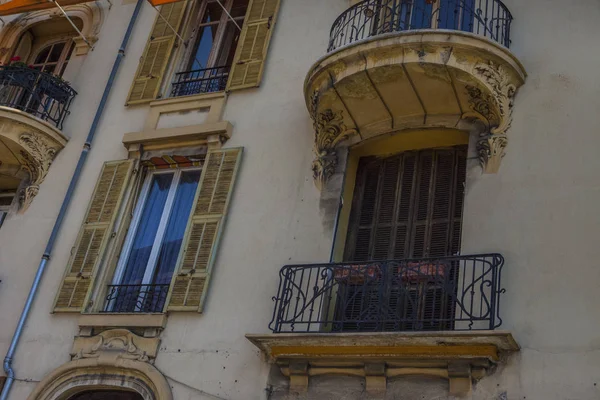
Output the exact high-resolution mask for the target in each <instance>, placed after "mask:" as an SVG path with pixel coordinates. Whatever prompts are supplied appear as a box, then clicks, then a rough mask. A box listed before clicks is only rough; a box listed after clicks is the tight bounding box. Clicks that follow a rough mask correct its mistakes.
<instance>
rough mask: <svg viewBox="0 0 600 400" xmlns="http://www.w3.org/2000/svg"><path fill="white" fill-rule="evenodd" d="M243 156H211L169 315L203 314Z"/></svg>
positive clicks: (234, 152)
mask: <svg viewBox="0 0 600 400" xmlns="http://www.w3.org/2000/svg"><path fill="white" fill-rule="evenodd" d="M241 156H242V149H241V148H234V149H224V150H215V151H209V152H208V155H207V157H206V162H205V163H204V167H203V169H202V177H201V179H200V185H199V187H198V192H197V193H196V201H195V206H194V209H193V210H192V213H191V218H190V220H189V222H188V226H187V229H186V233H185V237H184V241H183V244H182V246H181V248H182V252H181V254H180V255H179V259H178V262H177V268H176V273H175V274H174V276H173V282H172V283H171V292H170V294H169V300H168V308H167V309H168V310H169V311H198V312H201V311H202V306H203V303H204V298H205V297H206V292H207V289H208V283H209V281H210V275H211V272H212V268H213V265H214V262H215V256H216V254H217V248H218V243H219V238H220V236H221V232H222V230H223V222H224V219H225V216H226V214H227V207H228V205H229V200H230V198H231V192H232V189H233V185H234V182H235V176H236V174H237V169H238V165H239V161H240V159H241Z"/></svg>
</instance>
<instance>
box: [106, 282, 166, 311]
mask: <svg viewBox="0 0 600 400" xmlns="http://www.w3.org/2000/svg"><path fill="white" fill-rule="evenodd" d="M169 287H170V285H169V284H154V285H108V294H107V296H106V303H105V305H104V312H111V313H160V312H162V311H163V309H164V306H165V302H166V300H167V295H168V293H169Z"/></svg>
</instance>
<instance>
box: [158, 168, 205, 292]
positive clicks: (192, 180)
mask: <svg viewBox="0 0 600 400" xmlns="http://www.w3.org/2000/svg"><path fill="white" fill-rule="evenodd" d="M199 180H200V171H188V172H183V173H182V174H181V179H180V180H179V186H178V187H177V193H176V194H175V200H174V201H173V211H172V212H171V216H170V217H169V223H168V224H167V228H166V231H165V237H164V239H163V243H162V245H161V248H160V254H159V256H158V263H157V265H156V272H155V274H154V279H153V282H152V283H154V284H166V283H171V278H172V275H173V270H174V269H175V263H176V262H177V256H178V255H179V249H180V248H181V242H182V241H183V235H184V233H185V228H186V226H187V222H188V219H189V216H190V211H191V209H192V204H193V202H194V195H195V194H196V189H197V187H198V181H199Z"/></svg>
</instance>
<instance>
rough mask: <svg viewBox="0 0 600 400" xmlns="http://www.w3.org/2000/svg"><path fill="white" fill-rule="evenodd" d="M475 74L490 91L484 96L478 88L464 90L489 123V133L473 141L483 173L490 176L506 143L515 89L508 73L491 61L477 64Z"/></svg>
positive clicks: (476, 109)
mask: <svg viewBox="0 0 600 400" xmlns="http://www.w3.org/2000/svg"><path fill="white" fill-rule="evenodd" d="M475 72H476V74H477V75H478V76H479V78H480V79H481V81H482V82H483V83H484V85H485V86H486V87H487V88H488V89H489V91H490V92H489V94H487V95H484V94H483V92H482V91H481V90H480V89H478V88H475V87H473V86H470V87H468V88H467V91H468V93H469V97H470V100H469V102H470V104H471V107H472V108H473V110H474V111H476V112H478V113H479V114H481V115H482V116H483V117H485V118H486V119H487V120H488V123H489V132H486V133H485V134H482V135H481V137H480V138H479V140H478V142H477V153H478V155H479V162H480V164H481V167H482V168H483V172H484V173H486V174H494V173H496V172H498V169H499V168H500V162H501V160H502V157H504V155H505V149H506V146H507V144H508V137H507V136H506V132H507V131H508V129H509V128H510V125H511V123H512V112H513V103H514V98H515V94H516V91H517V88H516V86H515V85H514V84H513V83H512V82H511V77H510V75H509V74H508V72H507V71H506V70H505V69H504V68H503V67H502V66H501V65H497V64H496V63H494V62H493V61H490V62H489V63H487V64H484V63H480V64H477V65H476V66H475Z"/></svg>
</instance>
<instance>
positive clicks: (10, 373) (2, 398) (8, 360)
mask: <svg viewBox="0 0 600 400" xmlns="http://www.w3.org/2000/svg"><path fill="white" fill-rule="evenodd" d="M143 3H144V0H138V1H137V4H136V6H135V10H134V11H133V15H132V16H131V19H130V20H129V25H128V26H127V30H126V31H125V35H124V36H123V41H122V42H121V46H120V47H119V51H118V53H117V56H116V58H115V62H114V63H113V67H112V70H111V71H110V75H109V77H108V80H107V82H106V86H105V87H104V92H103V93H102V99H101V100H100V104H99V105H98V108H97V109H96V114H95V116H94V120H93V121H92V125H91V126H90V130H89V133H88V135H87V138H86V140H85V144H84V145H83V149H82V150H81V155H80V156H79V161H77V166H76V167H75V171H74V172H73V176H72V177H71V182H70V183H69V188H68V189H67V192H66V193H65V197H64V199H63V202H62V204H61V206H60V211H59V212H58V216H57V217H56V221H55V222H54V227H53V228H52V232H51V233H50V237H49V238H48V244H47V245H46V249H45V250H44V255H43V256H42V259H41V261H40V264H39V266H38V269H37V272H36V274H35V278H34V280H33V283H32V284H31V289H29V294H28V295H27V300H26V301H25V306H24V307H23V311H22V312H21V316H20V317H19V322H18V323H17V327H16V329H15V333H14V334H13V337H12V340H11V342H10V347H9V348H8V351H7V352H6V357H5V358H4V372H6V382H5V383H4V388H3V389H2V394H1V395H0V400H7V399H8V394H9V392H10V389H11V387H12V384H13V382H14V380H15V371H14V369H13V367H12V362H13V359H14V355H15V352H16V349H17V346H18V344H19V340H20V339H21V335H22V334H23V328H24V326H25V322H27V317H28V316H29V312H30V311H31V306H32V304H33V301H34V300H35V296H36V294H37V290H38V287H39V285H40V282H41V280H42V276H43V274H44V271H45V270H46V265H47V263H48V261H49V260H50V256H51V254H52V249H53V248H54V242H55V241H56V237H57V236H58V233H59V231H60V228H61V226H62V223H63V220H64V218H65V215H66V213H67V209H68V208H69V204H70V203H71V200H72V197H73V192H74V191H75V187H76V186H77V182H78V181H79V178H80V176H81V172H82V170H83V166H84V164H85V161H86V159H87V156H88V153H89V152H90V150H91V147H92V140H93V139H94V136H95V135H96V131H97V129H98V125H99V123H100V119H101V118H102V115H103V113H104V108H105V107H106V102H107V101H108V97H109V95H110V92H111V89H112V86H113V83H114V81H115V77H116V75H117V72H118V70H119V66H120V65H121V61H122V59H123V57H125V48H126V47H127V43H128V42H129V38H130V37H131V32H132V31H133V27H134V25H135V22H136V20H137V17H138V15H139V13H140V10H141V8H142V4H143Z"/></svg>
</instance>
